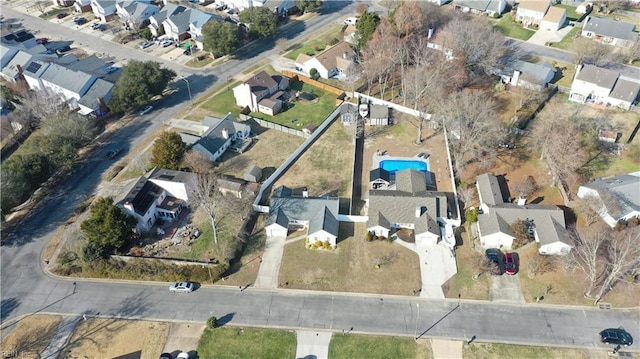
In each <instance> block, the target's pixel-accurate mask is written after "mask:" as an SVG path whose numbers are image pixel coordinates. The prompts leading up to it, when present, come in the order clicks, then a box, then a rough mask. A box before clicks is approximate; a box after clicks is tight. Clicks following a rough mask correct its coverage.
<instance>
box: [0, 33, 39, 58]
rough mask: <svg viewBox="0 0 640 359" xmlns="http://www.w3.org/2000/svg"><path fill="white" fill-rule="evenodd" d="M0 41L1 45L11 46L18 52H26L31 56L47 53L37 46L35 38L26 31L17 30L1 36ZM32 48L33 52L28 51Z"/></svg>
mask: <svg viewBox="0 0 640 359" xmlns="http://www.w3.org/2000/svg"><path fill="white" fill-rule="evenodd" d="M0 40H1V42H2V44H6V45H8V46H12V47H14V48H16V49H18V50H23V51H28V52H29V53H31V54H37V53H44V52H46V51H47V48H46V47H44V46H42V45H39V44H38V42H37V40H36V37H35V36H33V34H32V33H30V32H29V31H27V30H18V31H16V32H12V33H9V34H6V35H3V36H2V38H0ZM32 48H35V51H29V50H30V49H32Z"/></svg>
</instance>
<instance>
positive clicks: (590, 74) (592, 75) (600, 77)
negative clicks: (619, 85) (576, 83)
mask: <svg viewBox="0 0 640 359" xmlns="http://www.w3.org/2000/svg"><path fill="white" fill-rule="evenodd" d="M618 75H619V74H618V72H616V71H613V70H608V69H603V68H600V67H596V66H593V65H583V66H582V69H580V70H579V72H578V75H577V76H576V80H581V81H585V82H588V83H592V84H595V85H597V86H599V87H604V88H607V89H610V90H611V89H612V88H613V85H614V84H615V83H616V80H617V79H618Z"/></svg>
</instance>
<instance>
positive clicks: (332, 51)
mask: <svg viewBox="0 0 640 359" xmlns="http://www.w3.org/2000/svg"><path fill="white" fill-rule="evenodd" d="M355 58H356V53H355V51H353V49H352V48H351V46H350V45H349V44H348V43H346V42H344V41H343V42H339V43H338V44H336V45H334V46H332V47H330V48H328V49H326V50H324V51H323V52H321V53H319V54H318V55H316V56H314V57H311V56H309V55H307V54H300V55H298V58H296V61H295V65H296V68H297V69H299V71H302V72H303V73H305V74H306V75H307V76H310V72H311V69H316V70H317V71H318V74H319V75H320V77H322V78H324V79H329V78H332V77H334V76H338V75H341V74H345V73H347V71H348V70H349V68H350V67H352V66H354V65H355Z"/></svg>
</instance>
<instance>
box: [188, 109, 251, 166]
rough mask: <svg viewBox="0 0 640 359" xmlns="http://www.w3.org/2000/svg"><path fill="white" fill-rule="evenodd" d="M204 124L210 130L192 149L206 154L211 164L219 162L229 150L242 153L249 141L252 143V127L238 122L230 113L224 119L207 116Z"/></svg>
mask: <svg viewBox="0 0 640 359" xmlns="http://www.w3.org/2000/svg"><path fill="white" fill-rule="evenodd" d="M203 123H204V124H206V125H208V126H209V128H208V129H207V131H205V132H204V134H203V135H202V137H200V139H199V140H198V141H197V142H196V143H195V144H194V145H193V147H192V149H193V150H194V151H199V152H202V153H204V154H205V155H206V156H207V158H209V160H210V161H211V162H215V161H217V160H218V159H219V158H220V156H222V154H224V153H225V152H226V151H227V149H229V148H233V149H236V151H238V152H240V153H241V152H242V151H243V150H244V149H245V148H246V146H247V145H248V144H247V141H249V143H250V139H249V136H250V133H251V127H250V126H249V125H245V124H243V123H240V122H238V121H236V119H235V118H234V117H233V115H231V114H230V113H229V114H227V115H226V116H225V117H224V118H222V119H220V118H214V117H208V116H207V117H206V118H205V119H204V121H203Z"/></svg>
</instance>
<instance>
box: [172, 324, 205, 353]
mask: <svg viewBox="0 0 640 359" xmlns="http://www.w3.org/2000/svg"><path fill="white" fill-rule="evenodd" d="M205 328H206V325H204V324H197V323H171V327H170V328H169V334H168V335H167V341H166V342H165V343H164V349H163V351H162V352H163V353H174V352H178V351H180V352H183V351H184V352H190V351H194V350H196V349H197V348H198V341H199V340H200V337H201V336H202V333H203V332H204V329H205Z"/></svg>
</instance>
